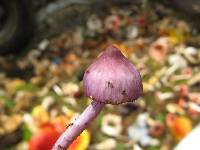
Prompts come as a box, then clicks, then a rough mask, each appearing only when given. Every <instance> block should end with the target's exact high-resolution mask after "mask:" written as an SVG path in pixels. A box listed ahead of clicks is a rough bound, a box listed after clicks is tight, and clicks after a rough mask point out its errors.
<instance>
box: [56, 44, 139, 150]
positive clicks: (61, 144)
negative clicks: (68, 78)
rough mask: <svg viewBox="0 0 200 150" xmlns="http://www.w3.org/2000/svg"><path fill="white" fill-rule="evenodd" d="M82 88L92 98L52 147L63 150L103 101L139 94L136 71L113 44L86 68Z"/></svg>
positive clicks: (130, 99)
mask: <svg viewBox="0 0 200 150" xmlns="http://www.w3.org/2000/svg"><path fill="white" fill-rule="evenodd" d="M83 87H84V93H85V95H86V96H89V97H90V98H91V99H92V100H93V101H92V103H91V104H90V105H89V106H88V107H87V108H86V109H85V111H84V112H83V113H82V114H81V115H80V116H79V118H78V119H77V120H75V121H74V123H72V124H71V125H70V126H69V127H68V128H67V130H66V131H65V132H64V133H63V134H62V135H61V136H60V138H59V139H58V140H57V142H56V143H55V145H54V147H53V148H52V150H66V149H67V148H68V147H69V146H70V144H71V143H72V142H73V140H75V139H76V138H77V136H79V135H80V133H81V132H82V131H83V130H84V129H85V128H86V127H87V126H88V125H89V124H90V123H91V122H92V121H93V120H94V119H95V118H96V117H97V115H98V114H99V113H100V111H101V110H102V108H103V107H104V106H105V104H113V105H118V104H121V103H126V102H133V101H134V100H136V99H137V98H138V97H139V96H140V95H141V94H142V81H141V76H140V74H139V72H138V70H137V69H136V68H135V67H134V65H133V64H132V63H130V62H129V61H128V60H127V59H126V58H125V57H124V56H123V54H122V53H121V52H120V50H119V49H118V48H116V47H114V46H109V47H108V48H107V49H106V50H105V51H104V52H103V53H102V55H101V56H99V57H98V58H97V60H96V61H95V62H94V63H93V64H91V65H90V66H89V67H88V69H86V71H85V74H84V77H83Z"/></svg>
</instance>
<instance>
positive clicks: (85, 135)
mask: <svg viewBox="0 0 200 150" xmlns="http://www.w3.org/2000/svg"><path fill="white" fill-rule="evenodd" d="M89 143H90V133H89V132H88V131H87V130H84V131H83V132H82V133H81V135H80V136H79V137H78V138H77V139H76V140H75V141H74V142H73V143H72V144H71V145H70V147H69V148H68V149H67V150H86V149H87V147H88V145H89Z"/></svg>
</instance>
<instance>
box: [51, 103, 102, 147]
mask: <svg viewBox="0 0 200 150" xmlns="http://www.w3.org/2000/svg"><path fill="white" fill-rule="evenodd" d="M104 105H105V104H104V103H100V102H96V101H93V102H92V103H91V104H90V105H89V106H88V107H87V108H86V109H85V110H84V112H83V113H82V114H81V115H80V116H79V118H77V119H76V120H75V121H74V123H71V124H70V125H69V127H68V128H67V129H66V130H65V132H64V133H62V135H61V136H60V137H59V139H58V140H57V141H56V143H55V145H54V146H53V148H52V150H66V149H67V148H68V147H69V146H70V144H71V143H72V142H73V141H74V140H75V139H76V138H77V137H78V136H79V135H80V134H81V132H82V131H83V130H84V129H85V128H86V127H87V126H88V125H89V124H90V123H91V122H92V121H93V120H94V119H95V118H96V116H97V115H98V114H99V113H100V111H101V110H102V108H103V107H104Z"/></svg>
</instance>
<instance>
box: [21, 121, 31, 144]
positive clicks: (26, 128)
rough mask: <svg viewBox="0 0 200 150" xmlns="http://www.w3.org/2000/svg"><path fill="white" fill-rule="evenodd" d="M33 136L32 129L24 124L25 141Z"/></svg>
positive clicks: (23, 136)
mask: <svg viewBox="0 0 200 150" xmlns="http://www.w3.org/2000/svg"><path fill="white" fill-rule="evenodd" d="M31 136H32V132H31V130H30V129H29V128H28V127H27V126H26V125H24V126H23V133H22V139H23V141H28V140H29V139H30V138H31Z"/></svg>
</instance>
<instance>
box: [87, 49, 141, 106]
mask: <svg viewBox="0 0 200 150" xmlns="http://www.w3.org/2000/svg"><path fill="white" fill-rule="evenodd" d="M83 87H84V93H85V95H87V96H89V97H91V98H92V99H93V100H95V101H99V102H102V103H110V104H120V103H125V102H132V101H134V100H136V99H137V98H138V97H139V96H140V95H141V94H142V81H141V76H140V74H139V72H138V70H137V69H136V68H135V66H134V65H133V64H132V63H130V62H129V61H128V60H127V59H126V58H125V57H124V56H123V54H122V53H121V52H120V50H119V49H118V48H116V47H114V46H109V47H108V48H107V49H106V50H105V51H104V52H103V53H102V55H101V56H100V57H98V58H97V60H96V61H95V62H94V63H93V64H91V65H90V66H89V67H88V68H87V69H86V71H85V74H84V77H83Z"/></svg>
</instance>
